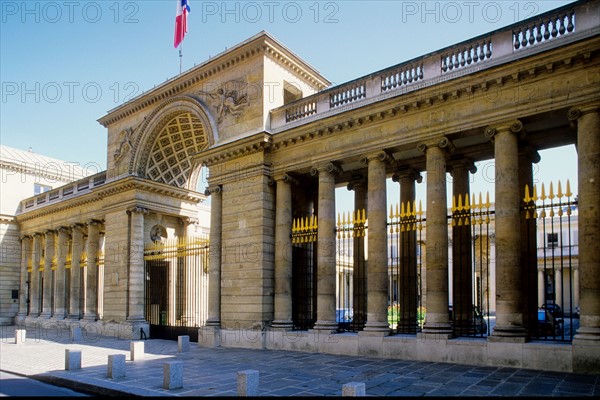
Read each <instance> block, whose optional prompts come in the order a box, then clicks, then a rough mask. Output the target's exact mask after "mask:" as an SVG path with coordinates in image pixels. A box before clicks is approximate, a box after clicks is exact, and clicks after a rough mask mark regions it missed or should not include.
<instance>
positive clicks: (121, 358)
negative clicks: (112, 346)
mask: <svg viewBox="0 0 600 400" xmlns="http://www.w3.org/2000/svg"><path fill="white" fill-rule="evenodd" d="M107 376H108V377H109V378H110V379H115V378H122V377H124V376H125V354H110V355H109V356H108V374H107Z"/></svg>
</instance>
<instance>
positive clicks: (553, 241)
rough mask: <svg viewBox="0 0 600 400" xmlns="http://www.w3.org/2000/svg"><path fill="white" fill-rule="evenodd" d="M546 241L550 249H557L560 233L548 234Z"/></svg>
mask: <svg viewBox="0 0 600 400" xmlns="http://www.w3.org/2000/svg"><path fill="white" fill-rule="evenodd" d="M546 239H547V240H546V243H547V247H548V248H549V249H555V248H557V247H558V233H548V234H546Z"/></svg>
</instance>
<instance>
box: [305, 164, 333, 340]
mask: <svg viewBox="0 0 600 400" xmlns="http://www.w3.org/2000/svg"><path fill="white" fill-rule="evenodd" d="M339 172H340V169H339V167H337V166H336V165H335V164H334V163H324V164H321V165H319V166H317V167H313V168H312V169H311V171H310V173H311V175H313V176H315V175H318V176H319V199H318V205H317V213H318V214H317V225H318V233H317V246H318V247H317V321H316V323H315V326H314V330H316V331H322V332H325V333H332V332H335V331H336V330H337V322H336V318H335V295H336V293H335V279H336V271H335V269H336V268H335V246H336V238H335V226H336V225H335V175H336V174H337V173H339Z"/></svg>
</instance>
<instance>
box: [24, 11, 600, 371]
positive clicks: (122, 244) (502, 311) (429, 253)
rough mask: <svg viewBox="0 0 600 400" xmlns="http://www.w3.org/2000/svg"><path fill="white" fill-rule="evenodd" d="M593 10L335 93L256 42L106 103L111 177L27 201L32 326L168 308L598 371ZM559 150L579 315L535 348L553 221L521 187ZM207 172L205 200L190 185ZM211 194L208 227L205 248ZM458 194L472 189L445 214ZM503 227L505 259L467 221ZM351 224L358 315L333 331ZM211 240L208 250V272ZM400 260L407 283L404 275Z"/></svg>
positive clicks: (530, 23)
mask: <svg viewBox="0 0 600 400" xmlns="http://www.w3.org/2000/svg"><path fill="white" fill-rule="evenodd" d="M599 10H600V2H598V1H579V2H576V3H573V4H571V5H569V6H565V7H563V8H560V9H557V10H554V11H552V12H549V13H546V14H543V15H540V16H538V17H535V18H533V19H530V20H526V21H523V22H521V23H517V24H514V25H511V26H508V27H505V28H503V29H499V30H497V31H494V32H490V33H487V34H484V35H481V36H479V37H476V38H473V39H471V40H468V41H465V42H462V43H459V44H456V45H454V46H450V47H448V48H445V49H441V50H439V51H437V52H433V53H430V54H428V55H426V56H423V57H419V58H416V59H413V60H410V61H407V62H404V63H401V64H398V65H394V66H392V67H390V68H387V69H385V70H382V71H378V72H374V73H372V74H370V75H368V76H364V77H360V78H357V79H355V80H353V81H351V82H348V83H346V84H342V85H339V86H335V87H329V86H330V82H329V81H328V80H327V79H326V78H324V77H322V76H321V75H320V74H319V73H318V72H317V71H316V70H315V69H314V68H312V67H311V66H310V65H309V64H307V63H306V62H305V61H303V60H302V59H300V58H299V57H298V56H296V55H295V54H294V53H293V52H292V51H290V50H289V49H287V48H286V47H285V46H283V45H282V44H281V43H279V42H278V41H277V40H276V39H274V38H273V37H272V36H270V35H269V34H267V33H266V32H261V33H259V34H257V35H255V36H253V37H252V38H250V39H248V40H246V41H245V42H243V43H240V44H239V45H237V46H234V47H233V48H231V49H229V50H227V51H226V52H224V53H222V54H219V55H218V56H215V57H213V58H211V59H210V60H208V61H206V62H204V63H201V64H200V65H198V66H196V67H194V68H192V69H190V70H189V71H187V72H184V73H182V74H180V75H178V76H177V77H175V78H173V79H171V80H169V81H167V82H165V83H164V84H162V85H160V86H158V87H156V88H154V89H153V90H150V91H148V92H146V93H144V94H143V95H141V96H139V97H137V98H135V99H133V100H131V101H130V102H127V103H125V104H123V105H121V106H119V107H117V108H115V109H113V110H111V111H110V112H109V113H108V114H107V115H106V116H104V117H102V118H101V119H100V120H99V122H100V123H101V124H102V125H103V126H105V127H106V128H107V130H108V149H107V153H108V164H107V165H108V169H107V171H105V172H102V173H100V174H97V175H95V176H94V177H91V178H90V179H88V180H85V181H80V182H76V183H75V184H74V185H72V186H69V185H67V186H63V187H62V188H60V189H59V190H58V192H57V195H56V196H57V197H55V198H52V199H51V198H50V197H47V196H38V197H34V198H30V199H26V200H24V201H22V202H21V210H20V212H19V214H18V216H17V221H18V223H19V226H20V229H21V235H22V243H23V244H22V253H21V254H22V256H21V282H22V283H23V282H25V281H26V280H30V281H31V285H32V293H34V296H38V297H36V298H37V299H38V300H37V301H36V302H33V303H32V306H31V308H30V309H29V310H27V308H26V307H25V305H24V304H23V303H21V304H20V308H19V315H18V320H19V321H23V322H24V323H25V324H35V323H40V322H43V321H44V320H50V321H53V320H54V319H56V320H58V321H57V322H56V323H59V324H60V323H61V322H60V321H63V323H73V322H78V323H80V324H82V325H83V327H84V329H102V330H104V331H106V332H111V331H112V332H114V331H118V332H119V335H121V336H124V337H127V336H128V335H129V336H131V335H138V334H140V333H141V332H142V331H143V332H146V333H148V332H150V335H152V331H153V330H154V329H158V328H157V327H158V326H159V325H160V322H161V321H162V320H164V321H170V322H169V324H171V325H174V326H184V327H189V328H194V329H195V330H198V343H199V345H201V346H224V347H251V348H267V349H286V350H300V351H314V352H328V353H333V354H361V355H369V356H382V357H390V358H408V359H418V360H424V361H442V362H454V363H466V364H476V365H503V366H517V367H524V368H536V369H545V370H546V369H547V370H558V371H581V372H596V373H597V372H599V365H600V279H599V277H600V271H599V270H598V266H599V265H600V259H599V258H598V257H599V254H600V252H599V251H598V250H599V248H598V246H599V244H598V243H600V240H599V239H600V238H599V237H598V236H599V235H600V234H599V230H598V220H600V218H598V217H599V216H598V210H599V208H600V207H599V206H600V204H599V201H600V200H599V199H600V197H599V195H600V193H599V189H598V188H599V186H598V185H597V182H598V181H599V180H600V168H599V157H600V150H599V149H600V136H599V134H598V132H599V128H600V114H599V112H600V110H599V104H600V90H599V87H600V76H599V75H598V73H597V71H598V66H599V63H600V61H599V60H600V54H599V53H600V37H599V36H598V33H599V29H600V19H599V17H598V15H600V13H599V12H598V11H599ZM566 144H575V145H576V147H577V157H578V191H579V193H578V194H577V210H578V220H577V229H578V231H579V234H578V236H579V238H580V239H579V243H578V254H577V257H578V263H577V270H578V278H577V279H578V280H577V284H578V287H577V288H576V290H577V292H578V302H579V307H580V317H579V321H578V323H579V326H578V328H577V332H576V334H575V335H574V337H573V338H572V340H568V341H560V342H559V341H555V342H539V341H537V340H535V339H536V338H537V337H538V336H539V335H538V333H536V332H537V331H536V329H537V326H538V323H537V321H538V308H539V305H540V301H539V300H540V299H539V296H538V292H539V291H538V286H539V285H540V281H539V279H540V277H539V273H538V262H537V251H538V250H537V247H538V243H537V239H536V231H537V229H538V226H537V225H538V224H539V223H541V222H538V219H537V218H527V217H526V215H527V211H528V210H529V209H531V210H530V211H531V212H532V213H533V212H534V211H535V210H537V208H536V207H537V206H536V204H537V202H538V200H539V198H538V197H539V196H533V197H532V196H531V195H530V194H528V189H525V188H526V187H528V188H531V187H533V185H532V183H533V173H532V166H533V164H534V163H536V162H537V160H538V159H539V157H538V155H537V151H539V150H542V149H546V148H552V147H558V146H562V145H566ZM487 159H493V160H494V162H495V167H496V176H495V198H494V199H489V200H488V199H485V200H479V199H477V198H476V197H473V198H472V200H471V196H472V193H471V192H470V189H469V184H468V182H469V173H472V172H473V171H472V170H473V163H474V162H476V161H479V160H487ZM201 168H207V169H208V171H209V177H208V184H209V185H208V189H207V190H206V193H198V192H197V191H196V190H195V189H196V187H197V181H198V176H199V174H200V170H201ZM421 172H424V175H426V181H425V182H424V184H425V185H426V193H427V195H426V200H425V201H424V203H423V204H422V206H417V204H415V203H416V202H415V184H416V182H417V181H418V180H419V179H420V178H419V176H420V173H421ZM448 172H450V173H451V174H452V178H453V193H452V194H449V193H447V190H446V176H447V173H448ZM390 177H393V178H394V181H395V182H396V183H397V184H398V186H399V190H400V198H401V201H402V209H401V210H398V211H395V212H394V211H390V209H389V206H390V205H389V204H387V201H386V181H387V179H388V178H390ZM80 185H81V191H79V189H80ZM340 186H347V187H350V188H351V189H352V191H353V192H354V198H355V201H354V206H355V209H356V211H357V212H356V213H353V215H352V217H348V221H350V220H351V223H347V224H344V223H341V224H340V223H339V222H338V220H337V215H336V210H335V189H336V187H340ZM75 192H77V193H75ZM50 193H52V192H50ZM206 196H210V237H209V238H208V240H207V241H203V240H196V239H194V238H195V237H196V236H195V235H196V234H197V232H196V230H197V227H196V224H195V219H196V218H197V217H196V215H197V212H196V210H197V206H198V205H199V204H201V203H202V202H203V201H204V200H205V198H206ZM449 196H454V197H455V198H456V199H458V198H459V197H461V198H462V200H460V201H461V204H462V206H458V203H457V207H456V210H453V211H452V214H451V215H450V216H449V215H448V210H447V204H448V198H449ZM466 198H468V199H469V200H470V205H469V207H468V208H465V201H466ZM409 204H410V205H412V207H410V208H405V207H407V206H408V205H409ZM491 204H493V205H494V207H493V213H492V210H491ZM359 210H364V212H362V211H361V212H360V213H358V211H359ZM465 210H467V211H465ZM465 213H466V214H465ZM424 216H426V217H424ZM491 218H493V221H494V229H493V232H494V236H493V242H494V246H493V248H494V251H488V250H485V252H484V251H482V250H479V252H477V251H470V249H471V248H472V244H473V243H477V244H478V245H479V248H480V249H482V248H486V249H488V248H490V247H491V246H490V241H491V239H490V237H489V236H488V235H483V232H482V231H480V232H479V233H477V232H476V231H474V230H473V229H472V228H471V227H473V226H478V225H479V226H481V227H482V228H483V227H484V226H485V225H486V224H487V223H488V222H487V220H489V219H491ZM449 221H450V222H451V224H450V227H449ZM531 221H534V223H531ZM395 227H398V230H397V232H394V234H397V238H396V239H395V240H397V246H396V249H397V251H398V253H397V254H390V253H391V250H390V248H389V246H388V243H389V237H390V236H389V235H390V233H389V232H390V229H391V228H393V229H394V230H395V229H396V228H395ZM350 228H351V229H350ZM345 229H349V230H348V231H347V232H348V233H347V234H348V235H349V236H348V237H349V238H350V239H351V240H352V248H353V251H352V256H350V255H349V253H348V255H346V256H344V260H343V264H344V265H345V266H346V267H345V268H346V270H348V269H349V268H350V265H351V268H352V271H353V273H352V275H353V277H354V280H353V283H352V290H351V291H350V290H349V287H347V290H345V291H344V292H343V293H344V295H345V296H347V297H349V296H350V295H352V297H353V307H352V308H353V316H352V322H353V324H354V326H353V327H352V329H349V331H350V332H347V331H346V332H344V333H341V331H340V321H339V319H340V318H339V309H340V308H341V307H339V304H338V302H339V298H340V295H339V293H340V287H342V286H344V285H343V283H344V282H343V280H344V279H346V281H347V278H343V277H342V279H340V278H339V275H338V269H337V267H336V266H337V264H339V263H340V259H339V254H340V251H339V249H338V243H339V242H338V235H340V234H341V233H342V231H344V230H345ZM422 229H426V231H427V234H426V237H423V236H421V231H422ZM449 232H450V234H449ZM484 238H485V239H484ZM553 238H554V236H550V239H553ZM169 240H171V241H173V242H172V243H175V244H172V245H169V244H168V243H169ZM450 243H451V246H450V248H451V249H452V251H451V254H452V256H451V257H450V256H449V252H448V248H449V245H450ZM153 246H154V247H153ZM169 246H170V247H169ZM194 246H196V247H194ZM202 246H204V248H205V250H206V251H205V253H202V254H207V255H208V257H207V258H205V259H204V261H203V263H202V262H198V263H196V264H194V261H192V260H195V259H196V258H193V257H192V256H193V254H192V253H193V251H192V249H193V248H200V247H202ZM390 256H393V258H395V259H396V260H397V261H396V262H397V276H398V277H400V278H401V279H396V280H395V279H390V272H389V268H390V264H389V258H390ZM483 256H485V258H486V259H488V260H489V258H493V265H494V278H493V279H490V280H489V281H490V284H492V285H493V291H492V293H493V298H490V296H489V295H488V300H487V301H488V303H489V302H493V303H494V309H495V325H494V326H493V330H491V332H488V333H487V334H486V336H485V337H481V338H474V337H470V336H469V333H470V332H472V331H476V330H477V324H475V323H474V322H473V321H475V318H476V316H475V314H474V312H473V310H472V306H473V304H479V303H477V302H478V301H480V302H481V301H482V299H474V297H475V293H477V291H475V290H474V289H473V287H474V286H478V283H477V282H479V281H478V280H477V276H476V272H473V266H477V265H481V264H477V260H476V259H477V258H482V257H483ZM190 257H192V258H190ZM450 258H451V259H452V264H450V262H449V261H450ZM423 260H424V261H425V265H426V279H425V280H426V285H425V286H422V285H420V284H419V281H420V280H422V279H423V273H422V271H421V272H419V266H422V265H423V264H424V263H423ZM161 263H162V264H161ZM159 264H160V265H159ZM161 265H162V266H161ZM450 265H452V266H451V267H450ZM486 265H490V264H489V263H488V264H486ZM67 266H68V267H67ZM161 268H162V269H161ZM450 268H451V272H450ZM561 272H564V269H561ZM449 276H451V277H452V278H451V280H450V279H449ZM358 277H361V278H360V279H359V278H358ZM392 278H393V277H392ZM480 278H481V275H480ZM542 279H547V278H546V276H545V275H544V274H542ZM554 279H555V280H556V278H554ZM48 282H52V284H50V285H49V284H48ZM148 282H151V283H150V285H152V282H159V283H160V282H169V283H168V284H167V283H164V284H162V286H161V285H159V286H157V288H153V286H148V285H149V284H148ZM172 282H179V283H178V284H173V283H172ZM394 282H398V283H394ZM556 282H561V285H562V282H564V281H562V280H561V279H557V280H556ZM569 282H571V281H569ZM42 283H43V284H42ZM569 285H570V283H569ZM390 286H396V288H397V290H396V291H393V290H391V288H390ZM82 287H83V288H85V290H83V291H82V290H81V288H82ZM450 287H452V289H450ZM66 288H67V289H66ZM573 290H574V289H573ZM161 291H162V292H161ZM423 291H424V292H423ZM555 292H556V291H555ZM67 293H68V295H67ZM156 293H162V294H160V295H158V294H156ZM391 293H393V294H395V296H396V299H395V300H394V299H390V297H391ZM450 293H452V301H450ZM562 293H564V290H563V292H562ZM192 297H194V298H195V299H197V300H194V301H193V302H192V304H191V305H190V301H189V299H191V298H192ZM542 300H543V303H545V302H546V301H547V300H548V299H546V298H544V299H542ZM390 301H397V302H398V303H399V305H400V314H399V315H398V317H397V321H396V322H395V323H394V325H395V327H396V329H392V328H391V326H390V321H389V317H388V308H389V307H390V305H391V304H390ZM450 304H451V305H452V313H449V305H450ZM195 307H196V308H195ZM198 307H199V308H198ZM197 308H198V310H199V311H197V312H196V311H193V310H196V309H197ZM342 308H343V307H342ZM423 310H426V315H425V317H424V318H422V311H423ZM194 313H196V314H197V315H192V314H194ZM64 321H68V322H64ZM189 321H192V322H191V323H189ZM92 327H93V328H92ZM465 335H466V336H467V337H468V338H469V339H468V340H464V337H465Z"/></svg>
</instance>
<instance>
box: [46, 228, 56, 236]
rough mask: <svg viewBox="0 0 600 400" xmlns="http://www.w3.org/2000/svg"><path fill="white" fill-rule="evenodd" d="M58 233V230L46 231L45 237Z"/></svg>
mask: <svg viewBox="0 0 600 400" xmlns="http://www.w3.org/2000/svg"><path fill="white" fill-rule="evenodd" d="M55 233H56V229H46V230H45V231H44V235H54V234H55Z"/></svg>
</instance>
